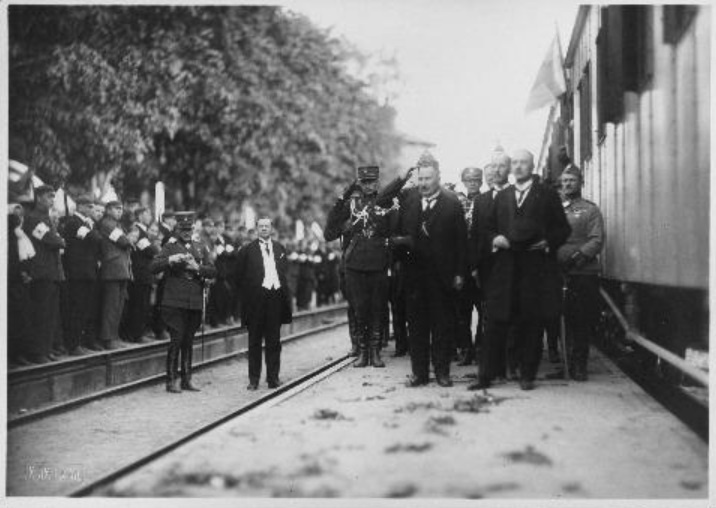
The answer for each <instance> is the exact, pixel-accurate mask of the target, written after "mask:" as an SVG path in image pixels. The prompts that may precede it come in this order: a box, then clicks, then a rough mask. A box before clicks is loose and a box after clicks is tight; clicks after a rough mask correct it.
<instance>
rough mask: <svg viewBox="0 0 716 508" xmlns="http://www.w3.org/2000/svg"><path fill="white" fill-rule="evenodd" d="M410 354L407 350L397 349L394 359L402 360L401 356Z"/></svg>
mask: <svg viewBox="0 0 716 508" xmlns="http://www.w3.org/2000/svg"><path fill="white" fill-rule="evenodd" d="M407 354H408V350H407V349H396V350H395V353H393V358H400V357H401V356H405V355H407Z"/></svg>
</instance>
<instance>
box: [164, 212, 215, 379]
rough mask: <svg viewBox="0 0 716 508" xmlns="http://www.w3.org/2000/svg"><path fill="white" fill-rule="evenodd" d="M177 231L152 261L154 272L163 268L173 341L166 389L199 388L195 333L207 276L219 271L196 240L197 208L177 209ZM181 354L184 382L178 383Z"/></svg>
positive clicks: (165, 312)
mask: <svg viewBox="0 0 716 508" xmlns="http://www.w3.org/2000/svg"><path fill="white" fill-rule="evenodd" d="M175 216H176V218H177V224H176V230H175V233H174V235H172V237H171V238H169V240H168V241H167V243H166V244H165V245H164V247H163V248H162V251H161V252H160V253H159V255H157V257H155V258H154V260H153V261H152V264H151V269H152V272H154V273H159V272H164V275H165V285H164V296H163V299H162V318H163V320H164V322H165V323H166V325H167V328H168V329H169V334H170V336H171V342H170V343H169V350H168V352H167V391H168V392H171V393H181V390H189V391H199V389H198V388H197V387H196V386H195V385H193V384H192V382H191V366H192V352H193V348H192V345H193V341H194V334H195V333H196V331H197V329H198V328H199V326H200V325H201V318H202V315H201V314H202V304H203V288H204V284H205V280H206V279H209V278H212V277H214V276H215V275H216V269H215V268H214V265H213V264H212V263H211V260H210V258H209V252H208V251H207V250H206V248H205V247H204V246H203V245H202V244H201V243H199V242H196V241H193V240H192V238H191V236H192V227H193V224H194V212H177V213H176V215H175ZM180 357H181V385H179V384H178V377H179V376H178V374H179V359H180Z"/></svg>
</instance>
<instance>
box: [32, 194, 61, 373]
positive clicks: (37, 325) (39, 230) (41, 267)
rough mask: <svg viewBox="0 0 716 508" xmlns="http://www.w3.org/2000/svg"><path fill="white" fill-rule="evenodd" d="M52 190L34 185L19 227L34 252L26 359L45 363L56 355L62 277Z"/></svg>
mask: <svg viewBox="0 0 716 508" xmlns="http://www.w3.org/2000/svg"><path fill="white" fill-rule="evenodd" d="M54 201H55V190H54V189H53V188H52V187H50V186H49V185H42V186H40V187H38V188H36V189H35V207H34V208H33V210H32V211H31V212H30V213H28V214H27V217H26V218H25V221H24V223H23V230H24V231H25V233H26V234H27V236H28V237H29V238H30V240H31V241H32V246H33V247H34V248H35V253H36V254H35V256H34V257H33V258H32V259H31V261H30V277H31V278H32V280H31V282H30V301H31V302H32V316H33V318H34V319H33V321H32V322H33V325H34V326H33V327H32V333H31V334H29V336H28V344H27V346H28V347H27V351H28V359H29V360H30V361H31V362H32V363H47V362H48V361H53V360H57V359H58V358H57V357H56V356H54V355H52V353H51V349H52V343H53V340H54V337H55V333H56V329H57V327H58V326H59V323H60V322H59V319H60V300H59V298H60V281H61V280H62V279H63V274H62V266H61V264H60V249H63V248H64V247H65V241H64V239H63V238H62V237H61V236H60V234H59V233H58V232H57V228H56V227H55V224H54V223H53V221H52V220H51V219H50V209H51V208H52V206H53V203H54Z"/></svg>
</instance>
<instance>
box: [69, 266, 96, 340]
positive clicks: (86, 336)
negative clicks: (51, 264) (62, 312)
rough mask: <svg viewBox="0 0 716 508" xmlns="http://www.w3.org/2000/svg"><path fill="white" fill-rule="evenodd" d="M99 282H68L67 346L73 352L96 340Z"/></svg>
mask: <svg viewBox="0 0 716 508" xmlns="http://www.w3.org/2000/svg"><path fill="white" fill-rule="evenodd" d="M97 296H98V295H97V281H96V280H91V279H84V280H78V279H70V280H68V281H67V300H68V301H67V304H68V318H67V326H66V327H65V329H66V334H65V345H66V346H67V348H68V349H69V350H70V351H72V350H73V349H75V348H76V347H77V346H80V345H87V344H90V343H92V342H94V340H95V339H96V336H95V335H96V333H97V329H96V326H97V312H98V308H99V306H98V304H97Z"/></svg>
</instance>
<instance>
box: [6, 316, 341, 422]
mask: <svg viewBox="0 0 716 508" xmlns="http://www.w3.org/2000/svg"><path fill="white" fill-rule="evenodd" d="M343 308H344V306H342V305H338V306H335V307H333V308H320V309H316V310H315V311H311V312H307V313H304V314H305V316H307V317H312V319H319V318H320V321H319V323H320V324H318V326H310V327H307V328H305V329H301V330H299V331H296V332H294V333H290V334H288V335H286V336H284V337H282V339H281V343H282V344H288V343H290V342H293V341H296V340H299V339H302V338H304V337H306V336H309V335H313V334H316V333H319V332H322V331H325V330H330V329H332V328H335V327H338V326H341V325H343V324H345V323H346V322H347V321H346V319H345V318H344V317H342V318H336V317H335V315H334V314H333V313H334V312H336V311H338V312H342V309H343ZM323 315H325V316H328V318H324V317H322V316H323ZM300 318H301V316H299V319H300ZM241 334H244V335H245V334H246V330H245V328H243V327H242V326H240V325H234V326H225V327H221V328H218V329H212V330H207V331H206V342H207V350H208V349H209V347H210V346H211V342H212V341H214V342H217V341H218V342H220V341H222V340H225V338H226V337H235V336H239V335H241ZM196 341H197V342H196V344H198V343H199V341H200V339H199V338H198V337H197V339H196ZM167 344H168V341H157V342H154V343H151V344H147V345H143V346H140V347H137V348H128V349H122V350H115V351H114V352H113V353H104V354H103V353H100V354H95V355H88V356H87V357H81V358H73V359H69V360H67V361H64V362H58V363H56V364H48V365H44V366H42V367H41V368H35V369H32V370H36V371H41V372H42V373H38V376H44V377H47V378H49V379H50V380H49V384H51V385H52V384H56V383H57V382H56V381H54V378H55V377H59V376H61V375H62V373H63V372H64V371H66V370H68V369H72V368H74V367H72V365H73V364H78V363H82V362H87V363H88V364H89V365H90V366H91V367H94V368H97V366H103V368H104V364H105V363H106V364H111V363H112V362H113V361H114V362H116V363H121V362H123V361H125V360H124V358H119V359H115V358H114V356H113V355H117V356H122V357H123V356H125V355H134V356H137V357H142V355H143V356H144V357H147V356H149V355H150V354H151V355H152V356H157V355H158V356H159V357H160V359H161V360H160V363H161V364H163V358H164V357H165V355H166V347H167ZM197 351H198V346H196V349H195V351H194V360H195V363H194V370H197V371H201V370H202V369H205V368H207V367H211V366H214V365H217V364H220V363H222V362H226V361H229V360H232V359H235V358H237V357H242V356H245V355H246V354H247V353H248V348H247V347H240V348H238V349H236V350H231V351H229V352H227V353H223V354H218V355H217V354H212V355H210V354H207V355H206V356H205V357H202V356H203V353H199V354H197ZM207 353H208V351H207ZM95 364H97V365H95ZM161 367H162V368H160V370H159V371H158V372H156V371H155V373H154V374H151V375H146V376H143V377H141V378H139V379H135V380H131V381H129V382H124V383H120V384H117V385H111V386H108V387H106V388H103V389H100V390H97V391H94V392H91V393H88V394H85V395H81V396H79V397H72V398H69V399H67V400H61V401H59V402H56V403H51V404H44V405H42V406H41V407H38V408H36V409H32V410H27V411H23V412H21V413H15V414H12V413H11V414H9V415H8V422H7V424H8V429H12V428H15V427H18V426H21V425H24V424H26V423H30V422H33V421H37V420H39V419H42V418H46V417H49V416H54V415H58V414H61V413H63V412H66V411H68V410H71V409H74V408H77V407H79V406H81V405H84V404H87V403H89V402H93V401H96V400H100V399H103V398H106V397H111V396H115V395H121V394H124V393H128V392H131V391H133V390H138V389H140V388H144V387H147V386H151V385H154V384H158V383H161V382H163V380H164V379H165V377H166V376H165V372H164V369H163V365H162V366H161ZM29 370H31V369H26V371H25V372H22V371H16V372H11V373H10V385H11V386H10V394H11V395H12V392H13V390H14V387H13V386H12V385H13V376H27V375H28V373H27V371H29ZM107 377H108V378H109V377H110V374H109V373H108V374H107ZM29 386H30V389H32V390H34V389H36V387H37V386H36V385H34V384H33V385H29Z"/></svg>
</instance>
